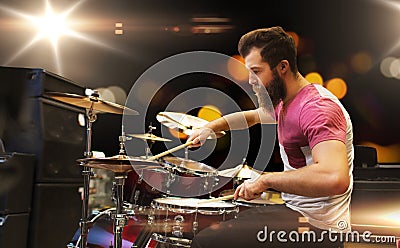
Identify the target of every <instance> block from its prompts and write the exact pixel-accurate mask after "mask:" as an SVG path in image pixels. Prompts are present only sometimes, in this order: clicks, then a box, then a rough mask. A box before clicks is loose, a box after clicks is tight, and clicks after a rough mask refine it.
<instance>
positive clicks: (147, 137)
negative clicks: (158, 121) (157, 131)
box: [128, 133, 172, 141]
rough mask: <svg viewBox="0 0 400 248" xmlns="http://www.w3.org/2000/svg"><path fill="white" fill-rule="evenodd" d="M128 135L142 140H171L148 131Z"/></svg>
mask: <svg viewBox="0 0 400 248" xmlns="http://www.w3.org/2000/svg"><path fill="white" fill-rule="evenodd" d="M128 136H131V137H134V138H138V139H143V140H153V141H172V140H170V139H166V138H161V137H158V136H156V135H154V134H149V133H145V134H128Z"/></svg>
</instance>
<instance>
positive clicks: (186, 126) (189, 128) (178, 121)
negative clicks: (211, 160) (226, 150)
mask: <svg viewBox="0 0 400 248" xmlns="http://www.w3.org/2000/svg"><path fill="white" fill-rule="evenodd" d="M156 118H157V120H158V121H159V122H160V123H161V124H163V125H165V126H166V127H168V128H171V129H174V130H177V131H179V132H182V133H184V134H186V135H188V136H190V135H191V134H192V133H193V132H194V131H195V130H196V129H199V128H201V127H203V126H204V125H206V124H207V123H208V121H207V120H204V119H202V118H199V117H196V116H192V115H187V114H183V113H177V112H160V113H158V114H157V116H156ZM215 135H216V138H219V137H222V136H224V135H225V132H223V131H222V132H217V133H215ZM212 138H214V137H213V136H211V135H210V136H209V137H208V139H212Z"/></svg>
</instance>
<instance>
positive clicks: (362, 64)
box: [350, 52, 372, 74]
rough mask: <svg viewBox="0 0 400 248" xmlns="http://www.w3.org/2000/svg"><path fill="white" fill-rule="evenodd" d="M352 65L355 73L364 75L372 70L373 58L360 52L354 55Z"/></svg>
mask: <svg viewBox="0 0 400 248" xmlns="http://www.w3.org/2000/svg"><path fill="white" fill-rule="evenodd" d="M350 65H351V68H352V69H353V71H354V72H356V73H359V74H364V73H366V72H368V71H369V70H370V69H371V68H372V58H371V56H370V55H369V54H368V53H366V52H359V53H356V54H354V55H353V57H352V58H351V60H350Z"/></svg>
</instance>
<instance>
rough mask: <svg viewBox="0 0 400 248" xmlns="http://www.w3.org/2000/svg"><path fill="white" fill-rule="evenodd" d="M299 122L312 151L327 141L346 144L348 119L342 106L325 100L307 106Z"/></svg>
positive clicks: (311, 102)
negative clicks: (337, 141)
mask: <svg viewBox="0 0 400 248" xmlns="http://www.w3.org/2000/svg"><path fill="white" fill-rule="evenodd" d="M299 121H300V127H301V129H302V131H303V133H304V135H305V136H306V137H307V139H308V142H309V144H310V148H311V149H312V148H313V147H314V146H315V145H316V144H318V143H320V142H322V141H327V140H339V141H342V142H343V143H346V118H345V116H344V114H343V111H342V109H341V108H340V106H339V105H338V104H337V103H335V102H334V101H332V100H330V99H325V98H323V99H318V100H316V101H310V102H308V103H307V104H305V105H304V106H303V108H302V110H301V114H300V120H299Z"/></svg>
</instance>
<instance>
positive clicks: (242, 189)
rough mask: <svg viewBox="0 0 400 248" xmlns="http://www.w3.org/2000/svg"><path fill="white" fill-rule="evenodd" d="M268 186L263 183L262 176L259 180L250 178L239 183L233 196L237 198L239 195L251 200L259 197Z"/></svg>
mask: <svg viewBox="0 0 400 248" xmlns="http://www.w3.org/2000/svg"><path fill="white" fill-rule="evenodd" d="M265 190H267V188H266V187H265V186H264V185H263V183H262V177H259V178H258V179H257V180H252V179H248V180H246V181H244V182H243V183H242V184H241V185H239V186H238V187H237V188H236V190H235V194H234V196H233V199H235V200H237V199H238V198H239V197H241V198H243V199H245V200H247V201H249V200H253V199H256V198H258V197H259V196H260V195H261V194H262V193H263V192H264V191H265Z"/></svg>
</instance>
